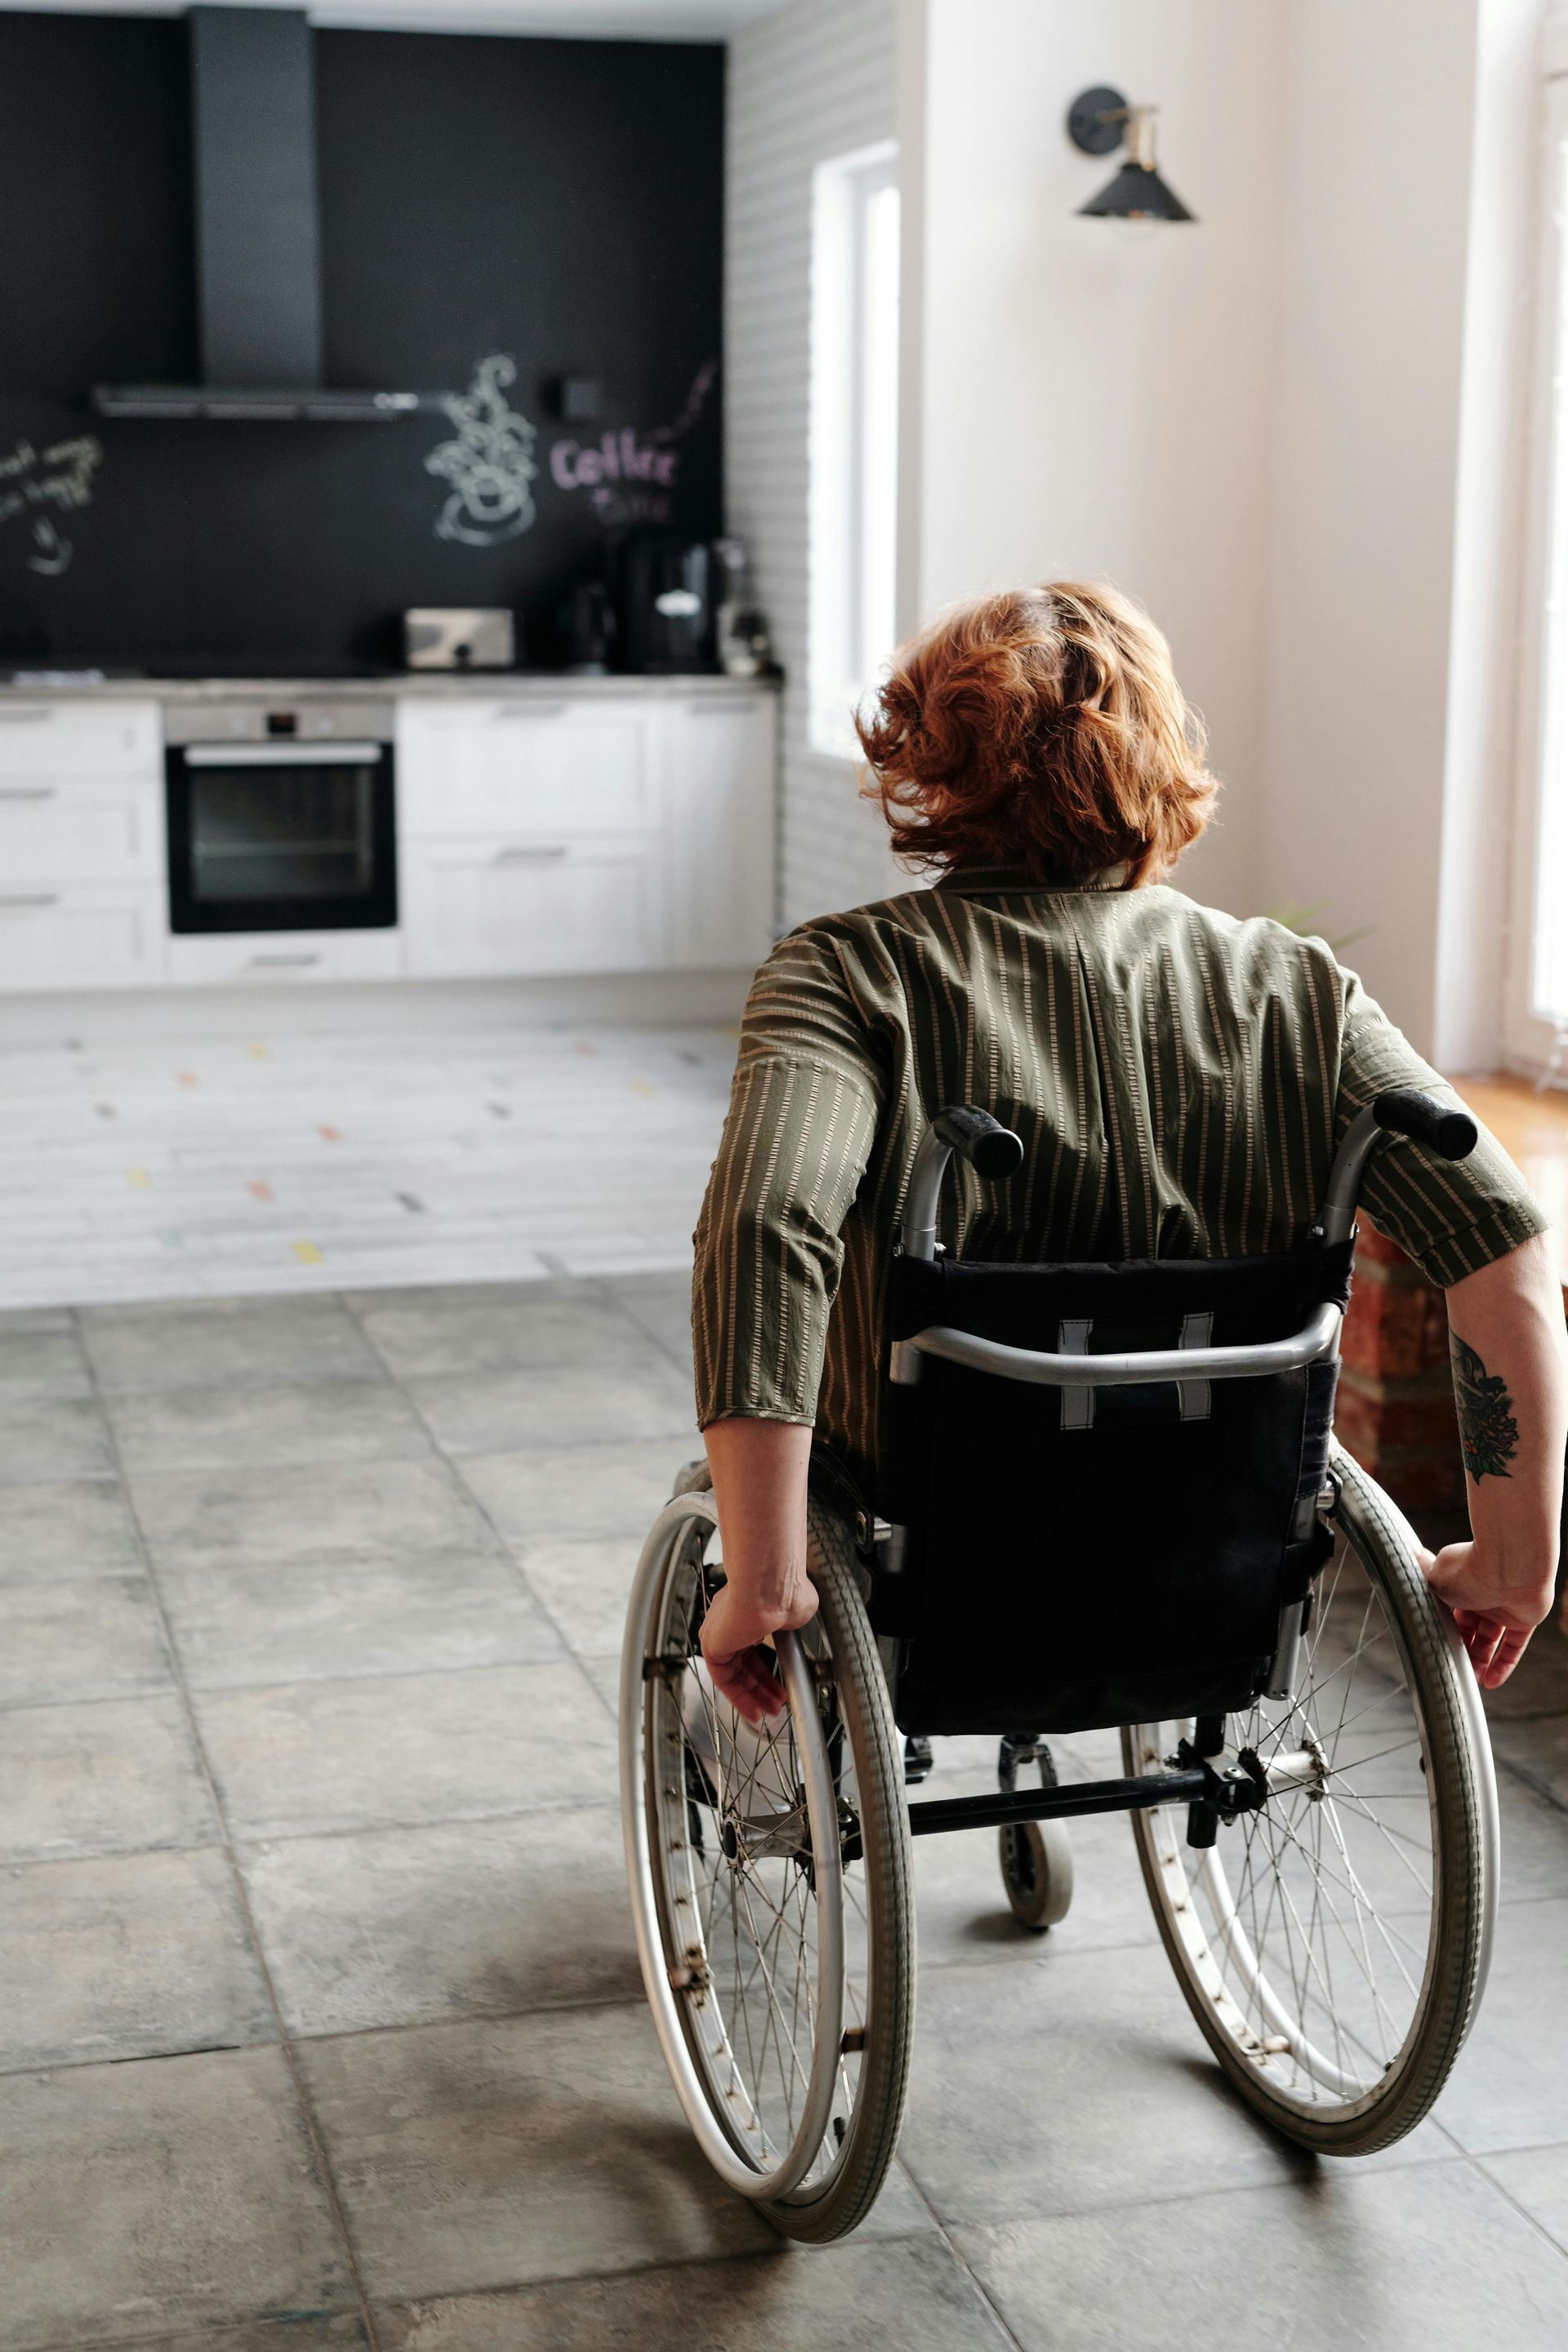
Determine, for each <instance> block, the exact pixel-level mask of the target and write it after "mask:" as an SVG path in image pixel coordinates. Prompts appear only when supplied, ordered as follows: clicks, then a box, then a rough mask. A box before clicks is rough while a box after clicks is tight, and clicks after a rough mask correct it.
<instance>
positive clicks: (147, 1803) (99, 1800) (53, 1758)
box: [0, 1694, 218, 1863]
mask: <svg viewBox="0 0 1568 2352" xmlns="http://www.w3.org/2000/svg"><path fill="white" fill-rule="evenodd" d="M0 1789H4V1790H5V1799H4V1802H3V1803H0V1863H8V1862H47V1861H57V1860H58V1861H64V1860H68V1859H69V1858H71V1857H73V1856H77V1855H84V1854H93V1853H145V1852H147V1851H148V1850H149V1849H151V1848H153V1847H156V1846H193V1845H207V1844H210V1843H214V1842H216V1838H217V1836H218V1823H217V1815H216V1811H215V1810H214V1808H213V1802H212V1797H211V1794H210V1792H209V1790H208V1788H207V1784H206V1780H205V1775H204V1774H203V1772H202V1769H201V1766H200V1763H199V1761H198V1759H197V1757H196V1751H195V1745H194V1743H193V1741H192V1738H191V1734H190V1727H189V1725H188V1724H187V1722H186V1720H185V1710H184V1706H182V1705H181V1703H180V1701H179V1700H178V1699H177V1698H176V1697H174V1696H173V1694H171V1695H170V1696H167V1697H163V1698H142V1699H97V1700H93V1701H92V1702H90V1703H89V1704H88V1705H85V1706H18V1707H9V1708H7V1709H5V1712H4V1713H0Z"/></svg>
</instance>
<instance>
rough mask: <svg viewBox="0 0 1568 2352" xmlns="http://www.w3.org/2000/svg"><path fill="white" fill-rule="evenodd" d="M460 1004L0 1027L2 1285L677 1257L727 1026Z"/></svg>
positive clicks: (705, 1164)
mask: <svg viewBox="0 0 1568 2352" xmlns="http://www.w3.org/2000/svg"><path fill="white" fill-rule="evenodd" d="M472 1014H473V1008H472V1007H471V1006H466V1007H464V1008H462V1009H461V1010H458V1009H455V1010H454V1013H453V1014H452V1018H451V1023H450V1025H449V1027H447V1029H445V1030H442V1029H439V1028H432V1027H430V1026H429V1025H428V1024H425V1025H424V1026H422V1027H421V1028H420V1029H419V1030H418V1031H417V1033H416V1034H404V1033H402V1032H401V1031H400V1029H399V1028H398V1026H397V1024H396V1016H395V1011H394V1008H393V1007H392V1006H391V1004H390V1003H389V1004H388V1008H387V1019H386V1021H385V1023H384V1024H383V1025H381V1026H379V1027H377V1028H376V1029H375V1030H374V1031H371V1032H368V1033H367V1032H366V1031H365V1030H364V1029H363V1027H362V1028H358V1029H348V1028H345V1029H343V1030H342V1031H340V1032H337V1033H333V1032H332V1031H331V1030H322V1029H315V1030H307V1031H304V1032H301V1031H300V1028H299V1027H297V1026H284V1027H282V1028H281V1029H269V1028H268V1027H265V1026H252V1025H250V1024H253V1023H255V1022H256V1020H257V1013H256V1012H255V1010H254V1009H253V1008H248V1007H247V1005H246V1003H245V1002H244V1001H243V1000H241V999H237V1000H236V1002H235V1006H234V1013H233V1019H232V1022H231V1024H229V1025H228V1027H227V1028H226V1029H224V1030H220V1031H219V1032H218V1033H217V1034H199V1033H198V1034H187V1035H182V1034H180V1031H179V1029H178V1027H177V1026H176V1025H174V1024H176V1023H177V1021H178V1019H179V1012H178V1008H175V1009H174V1011H173V1012H171V1013H170V1014H169V1015H168V1018H169V1022H170V1027H169V1029H168V1031H167V1032H166V1034H159V1035H152V1036H142V1035H135V1034H132V1035H127V1034H122V1032H121V1031H120V1030H118V1029H115V1028H110V1027H109V1026H108V1024H105V1026H104V1029H103V1031H102V1032H101V1033H100V1034H96V1035H95V1034H94V1032H93V1029H92V1027H91V1026H90V1025H89V1024H90V1023H91V1019H92V1016H91V1014H90V1013H88V1014H86V1015H83V1014H82V1013H72V1012H71V1011H69V1010H67V1009H62V1013H61V1018H60V1034H58V1037H54V1038H51V1039H47V1040H44V1041H37V1040H26V1041H23V1042H19V1043H9V1044H0V1101H3V1102H4V1104H5V1117H4V1119H3V1121H0V1231H3V1233H4V1235H5V1241H4V1244H3V1245H0V1307H47V1306H57V1305H62V1306H63V1305H74V1306H89V1305H94V1304H99V1303H102V1302H107V1301H113V1300H133V1299H153V1298H186V1297H191V1298H194V1297H235V1296H238V1295H251V1294H256V1293H267V1292H279V1291H309V1290H341V1289H343V1288H351V1287H353V1288H357V1287H363V1286H374V1285H380V1284H429V1283H449V1282H473V1281H520V1280H529V1279H532V1278H535V1277H542V1276H554V1275H561V1274H572V1275H588V1276H594V1275H605V1274H611V1273H617V1272H623V1271H636V1270H639V1269H640V1270H653V1269H659V1268H679V1267H681V1266H683V1265H689V1262H690V1254H691V1253H690V1235H691V1226H692V1221H693V1216H694V1213H695V1210H696V1207H697V1204H698V1203H699V1202H700V1200H701V1197H702V1191H703V1187H704V1184H705V1183H706V1181H707V1175H708V1170H709V1168H710V1164H711V1162H712V1158H713V1152H714V1149H715V1146H716V1144H717V1141H718V1137H719V1129H720V1127H721V1122H722V1119H723V1113H724V1103H725V1099H726V1097H727V1094H728V1090H729V1083H730V1073H731V1066H732V1065H733V1061H734V1036H733V1033H732V1032H727V1031H725V1030H723V1029H721V1028H718V1027H703V1026H693V1027H675V1028H668V1027H667V1028H657V1029H656V1028H639V1027H635V1026H633V1025H631V1024H624V1025H604V1024H601V1025H597V1026H592V1025H584V1026H580V1027H579V1026H567V1025H563V1024H558V1025H555V1026H523V1025H522V1024H517V1023H513V1024H510V1025H509V1024H506V1023H505V1022H504V1021H503V1020H498V1019H494V1018H492V1019H489V1020H476V1019H474V1018H473V1017H472ZM73 1021H74V1022H77V1023H79V1024H80V1025H79V1027H78V1028H77V1029H76V1030H75V1032H74V1033H73V1032H72V1030H71V1027H70V1024H71V1023H72V1022H73Z"/></svg>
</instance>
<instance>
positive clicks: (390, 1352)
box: [361, 1284, 646, 1380]
mask: <svg viewBox="0 0 1568 2352" xmlns="http://www.w3.org/2000/svg"><path fill="white" fill-rule="evenodd" d="M361 1321H362V1323H363V1328H364V1330H365V1332H366V1334H367V1335H368V1337H369V1339H370V1341H371V1343H372V1345H373V1346H374V1349H375V1350H376V1353H377V1354H378V1355H379V1356H380V1357H381V1359H382V1360H383V1361H384V1363H385V1364H386V1365H387V1367H388V1369H389V1370H392V1371H393V1372H395V1374H396V1375H397V1376H398V1377H399V1378H400V1379H401V1378H402V1377H403V1376H405V1375H407V1376H408V1377H409V1378H410V1379H417V1380H433V1379H440V1378H444V1377H448V1376H450V1375H452V1374H455V1373H485V1372H510V1371H519V1370H528V1369H530V1368H533V1369H538V1368H540V1367H544V1368H547V1369H550V1370H555V1369H558V1368H561V1367H563V1366H566V1365H572V1366H574V1367H587V1368H590V1369H592V1368H594V1367H596V1366H600V1365H603V1366H605V1367H606V1368H608V1369H610V1370H614V1369H615V1367H616V1364H617V1363H618V1362H619V1361H620V1360H622V1359H623V1358H624V1357H625V1355H626V1350H627V1349H628V1348H633V1349H636V1348H637V1347H638V1346H639V1345H640V1344H642V1343H643V1342H644V1340H645V1338H646V1335H645V1334H644V1333H643V1331H642V1330H641V1328H640V1327H639V1326H638V1324H637V1322H636V1321H634V1320H633V1318H631V1317H630V1316H629V1315H628V1314H626V1312H625V1311H624V1310H623V1309H622V1308H621V1307H618V1306H617V1305H616V1303H615V1302H614V1301H613V1300H612V1299H610V1298H607V1297H604V1296H603V1295H602V1294H601V1293H599V1292H598V1291H597V1290H595V1289H593V1288H591V1287H590V1286H588V1285H586V1284H584V1286H583V1287H582V1289H581V1290H580V1291H578V1292H576V1293H575V1294H573V1295H566V1296H563V1294H562V1293H561V1292H559V1291H554V1290H552V1291H547V1292H545V1293H543V1294H542V1295H531V1296H525V1297H522V1298H510V1299H504V1300H490V1299H489V1298H485V1297H482V1296H481V1297H479V1298H477V1299H475V1298H470V1299H468V1300H467V1301H465V1302H464V1303H463V1304H462V1305H460V1306H458V1305H446V1304H440V1303H432V1302H431V1301H430V1300H429V1299H428V1298H427V1297H425V1296H424V1295H423V1294H421V1293H420V1292H418V1291H405V1292H404V1293H403V1295H402V1297H400V1298H399V1300H398V1301H397V1303H396V1304H395V1305H388V1306H381V1307H373V1308H370V1309H368V1310H366V1312H365V1313H364V1314H363V1316H362V1317H361Z"/></svg>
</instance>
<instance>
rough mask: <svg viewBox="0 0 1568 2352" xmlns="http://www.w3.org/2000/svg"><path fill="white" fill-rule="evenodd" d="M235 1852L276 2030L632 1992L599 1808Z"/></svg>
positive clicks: (605, 1818) (405, 2021)
mask: <svg viewBox="0 0 1568 2352" xmlns="http://www.w3.org/2000/svg"><path fill="white" fill-rule="evenodd" d="M608 1793H609V1792H608V1791H606V1792H605V1794H606V1795H608ZM241 1863H242V1867H243V1869H244V1872H245V1876H246V1881H247V1885H248V1886H249V1888H250V1899H251V1904H252V1906H253V1909H254V1911H255V1915H256V1920H257V1925H258V1930H259V1933H260V1936H261V1941H262V1948H263V1949H264V1951H265V1952H266V1954H267V1959H268V1967H269V1968H270V1969H271V1971H272V1977H273V1981H274V1983H275V1984H276V1986H277V1988H278V1993H279V2000H280V2001H281V2003H282V2008H283V2014H284V2016H285V2018H286V2019H287V2021H288V2023H289V2031H290V2032H295V2033H312V2034H321V2033H346V2032H358V2031H359V2030H360V2029H361V2028H363V2027H365V2026H377V2025H409V2024H426V2023H430V2022H433V2021H437V2020H440V2019H443V2018H449V2017H464V2016H484V2015H491V2016H505V2015H508V2014H510V2013H511V2012H513V2011H521V2010H530V2009H543V2008H561V2007H569V2006H571V2005H572V2004H573V2003H582V2002H586V2001H595V2000H641V1998H642V1979H641V1976H640V1975H639V1973H638V1970H637V1952H636V1948H635V1946H634V1944H633V1940H632V1925H631V1911H630V1906H629V1904H628V1902H627V1897H626V1863H625V1859H624V1857H623V1853H622V1849H621V1823H620V1814H619V1812H618V1811H616V1810H613V1809H611V1808H610V1807H608V1806H605V1807H603V1808H595V1810H593V1811H574V1812H565V1813H533V1814H530V1815H527V1816H525V1817H523V1818H521V1819H513V1820H509V1821H480V1822H442V1823H440V1824H438V1825H437V1826H435V1827H432V1828H429V1829H412V1830H382V1831H372V1832H367V1833H365V1834H363V1835H362V1836H352V1837H326V1838H286V1839H281V1840H279V1841H277V1842H276V1843H270V1844H266V1845H257V1846H247V1847H246V1848H244V1849H243V1851H242V1855H241Z"/></svg>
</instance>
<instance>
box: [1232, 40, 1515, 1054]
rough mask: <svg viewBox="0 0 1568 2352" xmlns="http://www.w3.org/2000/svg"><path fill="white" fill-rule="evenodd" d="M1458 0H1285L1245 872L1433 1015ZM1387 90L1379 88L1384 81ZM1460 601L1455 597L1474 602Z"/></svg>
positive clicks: (1392, 1006) (1462, 118) (1457, 351)
mask: <svg viewBox="0 0 1568 2352" xmlns="http://www.w3.org/2000/svg"><path fill="white" fill-rule="evenodd" d="M1476 41H1477V8H1476V0H1370V5H1369V0H1293V5H1291V7H1290V9H1289V48H1288V58H1287V74H1288V82H1289V109H1288V112H1287V119H1286V125H1285V142H1284V149H1283V156H1282V164H1283V177H1284V204H1283V208H1282V215H1281V237H1280V245H1279V291H1280V310H1279V315H1280V325H1281V335H1280V345H1279V382H1278V387H1277V394H1276V408H1275V444H1274V461H1275V473H1274V512H1273V531H1272V552H1271V562H1270V566H1269V608H1270V611H1269V696H1268V772H1269V792H1268V824H1267V833H1266V839H1265V845H1264V856H1263V878H1264V885H1265V889H1266V892H1268V894H1271V895H1274V896H1282V895H1289V896H1290V897H1293V898H1300V899H1309V900H1314V899H1321V900H1323V901H1324V902H1326V905H1327V908H1328V910H1329V912H1328V914H1327V916H1326V917H1325V928H1326V929H1330V930H1333V929H1352V928H1361V927H1363V926H1364V927H1365V928H1366V937H1365V938H1364V939H1363V940H1360V941H1358V942H1357V945H1356V947H1355V950H1354V955H1353V959H1352V960H1353V961H1355V962H1356V963H1357V965H1358V966H1359V968H1360V969H1361V970H1362V971H1363V976H1364V977H1365V979H1366V981H1367V982H1368V985H1369V986H1370V987H1371V988H1372V989H1373V993H1374V994H1376V995H1377V996H1378V997H1380V998H1381V999H1382V1000H1383V1002H1384V1005H1385V1007H1386V1009H1387V1010H1388V1012H1389V1013H1391V1014H1392V1015H1393V1016H1394V1019H1395V1020H1397V1021H1398V1022H1400V1023H1401V1024H1402V1025H1403V1026H1405V1028H1406V1029H1407V1030H1408V1031H1409V1033H1410V1034H1411V1035H1412V1036H1413V1037H1414V1038H1415V1039H1416V1040H1417V1041H1418V1042H1420V1043H1422V1044H1428V1043H1430V1041H1431V1040H1432V1037H1433V1031H1434V1014H1435V997H1434V980H1435V973H1436V921H1437V907H1438V898H1439V887H1440V864H1441V855H1442V842H1443V780H1444V768H1445V759H1446V752H1447V741H1448V678H1449V657H1450V646H1451V632H1452V624H1453V620H1454V617H1455V604H1454V594H1455V568H1454V558H1455V535H1456V530H1457V528H1458V479H1459V458H1460V436H1459V402H1460V390H1461V384H1462V382H1463V378H1464V373H1465V360H1466V350H1465V301H1466V257H1467V250H1468V234H1469V214H1470V162H1471V152H1472V137H1473V116H1474V98H1475V59H1476ZM1391 101H1392V102H1391ZM1471 618H1472V620H1473V618H1474V616H1473V615H1472V616H1471Z"/></svg>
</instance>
